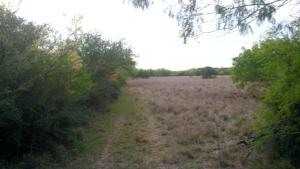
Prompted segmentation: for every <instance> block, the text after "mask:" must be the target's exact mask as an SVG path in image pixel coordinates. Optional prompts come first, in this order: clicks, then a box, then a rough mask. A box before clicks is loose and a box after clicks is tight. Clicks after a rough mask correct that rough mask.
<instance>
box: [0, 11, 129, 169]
mask: <svg viewBox="0 0 300 169" xmlns="http://www.w3.org/2000/svg"><path fill="white" fill-rule="evenodd" d="M53 35H54V34H53V31H52V30H51V29H50V28H49V26H47V25H36V24H33V23H31V22H27V21H26V20H24V19H23V18H20V17H17V16H16V15H15V13H14V12H12V11H11V10H9V9H7V8H6V7H4V6H0V166H1V167H5V166H9V164H15V167H16V168H34V166H33V165H34V164H33V162H32V160H31V158H30V157H32V156H36V155H41V154H44V153H47V154H50V155H51V156H53V157H55V156H56V155H57V153H58V150H60V149H66V150H74V148H76V143H78V140H79V139H80V133H79V131H78V130H77V128H78V127H79V126H81V125H83V124H85V123H87V121H88V119H89V118H91V117H92V116H93V112H96V111H97V110H99V109H102V110H103V109H104V108H105V107H106V105H107V104H108V103H109V102H111V101H113V100H114V99H115V98H116V97H117V96H118V94H119V92H120V88H121V86H122V85H124V84H125V83H126V80H127V77H128V76H130V75H131V73H132V72H133V70H134V66H135V63H134V61H133V60H132V51H131V49H129V48H127V47H126V46H125V44H124V43H123V42H122V41H119V42H111V41H108V40H104V39H103V38H102V37H101V35H100V34H98V33H82V31H81V30H80V28H79V27H76V28H75V29H74V31H73V32H71V33H70V36H69V37H68V38H67V39H65V40H62V39H59V38H56V37H55V36H53ZM1 167H0V168H1Z"/></svg>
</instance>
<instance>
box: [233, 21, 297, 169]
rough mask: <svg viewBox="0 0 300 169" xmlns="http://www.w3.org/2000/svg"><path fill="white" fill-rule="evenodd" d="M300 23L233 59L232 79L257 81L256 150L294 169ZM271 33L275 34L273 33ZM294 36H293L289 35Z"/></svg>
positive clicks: (246, 81)
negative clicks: (260, 104)
mask: <svg viewBox="0 0 300 169" xmlns="http://www.w3.org/2000/svg"><path fill="white" fill-rule="evenodd" d="M298 30H299V24H296V25H294V32H289V33H287V34H286V36H283V37H282V36H279V35H278V34H277V37H275V38H274V36H272V38H269V39H267V40H264V41H262V42H261V43H260V44H258V45H255V46H253V48H252V49H249V50H245V51H244V52H243V53H242V54H240V56H239V57H238V58H236V59H235V60H234V67H233V80H234V81H236V82H238V83H239V84H242V86H247V85H251V84H253V83H256V84H259V85H257V87H259V88H263V89H264V91H265V92H264V94H263V96H262V102H263V104H264V107H263V108H262V110H260V111H259V112H258V113H257V116H258V120H257V122H256V124H255V127H254V133H255V135H256V140H255V142H254V144H253V146H254V147H256V148H257V149H258V150H262V149H266V147H270V146H271V148H268V154H270V157H271V158H275V157H274V154H277V155H278V156H279V157H280V158H281V159H284V160H286V161H287V163H290V164H292V165H293V166H295V167H296V168H298V167H299V166H300V79H299V77H300V41H299V31H298ZM273 35H274V34H273ZM291 35H293V36H291Z"/></svg>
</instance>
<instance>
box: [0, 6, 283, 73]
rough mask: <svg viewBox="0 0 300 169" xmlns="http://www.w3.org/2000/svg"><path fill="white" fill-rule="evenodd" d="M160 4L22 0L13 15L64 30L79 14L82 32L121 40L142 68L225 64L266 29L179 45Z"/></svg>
mask: <svg viewBox="0 0 300 169" xmlns="http://www.w3.org/2000/svg"><path fill="white" fill-rule="evenodd" d="M0 2H4V3H7V2H9V3H10V4H11V5H12V6H14V7H15V8H16V6H17V5H16V4H18V2H19V0H0ZM164 9H165V6H164V5H163V4H162V3H155V4H154V5H153V6H152V7H151V8H149V9H148V10H145V11H143V10H141V9H135V8H134V7H132V5H131V4H129V3H126V0H125V3H124V0H23V1H22V3H21V4H20V6H19V11H18V13H17V15H18V16H21V17H23V18H25V19H27V20H28V21H34V22H36V23H39V24H43V23H47V24H50V25H51V26H52V27H53V28H54V29H56V30H58V31H59V32H61V33H63V34H66V27H68V26H70V24H71V18H72V17H73V16H74V15H78V14H80V15H82V16H83V28H84V30H85V31H98V32H100V33H102V35H103V37H105V38H107V39H111V40H120V39H124V40H125V42H126V43H127V44H128V46H130V47H131V48H132V49H133V51H134V53H135V54H137V55H138V56H139V57H138V58H136V59H135V60H136V62H137V67H138V68H143V69H148V68H152V69H156V68H167V69H171V70H184V69H189V68H196V67H203V66H213V67H229V66H231V65H232V58H234V57H236V56H238V54H239V53H240V52H241V51H242V50H241V48H242V47H246V48H249V47H251V46H252V44H253V43H255V42H257V41H259V40H260V39H261V36H260V35H262V33H263V32H264V31H265V30H266V26H265V27H260V28H259V29H256V31H255V32H256V34H248V35H246V36H241V35H240V34H239V33H237V32H235V33H230V34H225V35H224V34H223V33H222V32H218V33H213V34H206V35H203V36H201V37H200V38H199V39H197V40H189V41H188V44H183V39H181V38H180V37H179V27H178V25H177V22H176V20H174V19H171V18H169V17H168V16H167V14H165V13H164ZM283 15H284V14H283ZM220 35H223V36H220Z"/></svg>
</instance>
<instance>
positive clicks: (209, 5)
mask: <svg viewBox="0 0 300 169" xmlns="http://www.w3.org/2000/svg"><path fill="white" fill-rule="evenodd" d="M131 2H132V4H133V5H134V6H135V7H140V8H142V9H145V8H148V7H149V6H150V4H152V3H154V2H155V0H131ZM166 2H168V1H166ZM168 3H169V4H168V6H169V7H168V8H167V9H168V10H169V16H170V17H172V18H176V19H177V22H178V24H179V26H180V27H181V31H180V35H181V37H182V38H183V39H184V42H185V43H186V42H187V39H188V38H194V37H198V35H199V34H201V33H210V32H214V31H217V30H224V31H234V30H238V31H240V32H241V33H248V32H252V27H251V26H252V23H253V22H254V21H256V23H257V25H261V24H262V23H263V22H271V23H275V18H274V15H275V13H276V12H277V11H278V10H279V9H280V8H283V7H285V6H289V7H290V6H292V7H290V9H292V8H294V9H292V10H295V9H296V10H295V14H294V15H296V14H297V13H299V12H298V11H299V7H298V6H297V5H298V4H297V3H293V1H286V0H232V1H213V0H211V1H200V0H188V1H183V0H179V1H177V2H173V1H170V2H168ZM212 14H214V15H217V16H216V17H215V18H217V19H216V20H215V21H216V29H215V30H206V31H205V29H203V25H205V24H206V23H211V22H212V21H214V19H213V18H214V17H212ZM292 15H293V14H292ZM295 18H296V19H298V18H299V16H295Z"/></svg>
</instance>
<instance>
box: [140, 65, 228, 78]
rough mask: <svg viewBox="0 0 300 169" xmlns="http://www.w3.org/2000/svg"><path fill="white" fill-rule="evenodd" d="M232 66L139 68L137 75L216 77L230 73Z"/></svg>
mask: <svg viewBox="0 0 300 169" xmlns="http://www.w3.org/2000/svg"><path fill="white" fill-rule="evenodd" d="M229 74H230V68H211V67H204V68H193V69H188V70H183V71H172V70H167V69H155V70H153V69H147V70H145V69H139V70H137V71H136V73H135V77H143V78H145V77H156V76H203V77H204V78H214V77H215V76H217V75H229Z"/></svg>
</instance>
